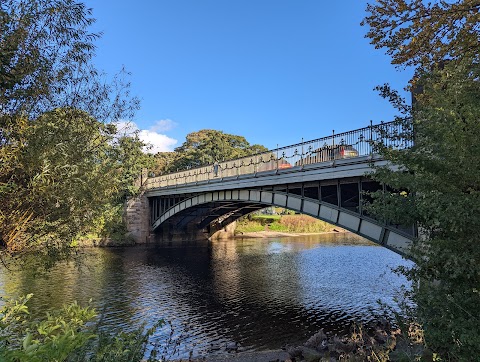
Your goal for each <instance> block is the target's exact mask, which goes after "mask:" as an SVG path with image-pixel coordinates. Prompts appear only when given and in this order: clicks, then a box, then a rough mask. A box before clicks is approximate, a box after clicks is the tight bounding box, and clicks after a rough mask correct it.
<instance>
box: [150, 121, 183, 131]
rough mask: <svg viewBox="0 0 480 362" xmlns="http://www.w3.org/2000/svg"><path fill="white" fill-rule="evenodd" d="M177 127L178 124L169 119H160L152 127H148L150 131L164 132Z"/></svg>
mask: <svg viewBox="0 0 480 362" xmlns="http://www.w3.org/2000/svg"><path fill="white" fill-rule="evenodd" d="M177 125H178V124H177V123H176V122H174V121H172V120H171V119H161V120H160V121H156V122H155V124H154V125H153V126H152V127H150V131H153V132H166V131H170V130H171V129H173V128H175V127H177Z"/></svg>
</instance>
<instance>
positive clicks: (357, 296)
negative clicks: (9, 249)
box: [0, 233, 410, 357]
mask: <svg viewBox="0 0 480 362" xmlns="http://www.w3.org/2000/svg"><path fill="white" fill-rule="evenodd" d="M400 265H410V262H409V261H406V260H405V259H403V258H402V257H400V256H399V255H397V254H395V253H393V252H392V251H389V250H387V249H385V248H382V247H379V246H375V245H373V244H371V243H369V242H367V241H366V240H364V239H361V238H359V237H357V236H355V235H353V234H348V233H346V234H343V233H342V234H324V235H315V236H302V237H292V238H290V237H284V238H265V239H235V240H222V241H214V242H198V243H189V244H184V245H181V246H176V247H163V248H145V247H129V248H108V249H107V248H105V249H91V250H89V251H88V252H87V254H86V255H85V256H83V257H82V258H81V260H80V262H77V263H73V262H70V263H61V264H59V265H57V266H56V267H55V268H53V269H52V270H51V271H49V272H48V273H46V274H45V275H42V276H39V275H33V274H32V273H29V272H20V271H9V270H5V269H0V293H1V294H2V295H7V296H18V295H23V294H27V293H34V297H33V299H32V300H31V301H30V309H31V312H32V313H33V314H34V315H41V314H43V313H44V312H45V311H48V310H51V309H55V308H59V307H61V306H62V305H63V304H64V303H68V302H71V301H73V300H77V301H78V302H79V303H81V304H86V303H88V301H89V300H90V299H91V300H92V301H91V305H92V306H94V307H95V308H96V309H97V311H99V312H101V313H102V314H103V317H104V319H103V325H104V328H106V329H108V330H113V329H114V328H117V327H121V328H125V329H129V328H132V327H133V326H138V325H139V324H140V323H142V322H146V323H147V325H152V324H153V323H155V322H156V321H157V320H158V319H165V320H167V321H169V322H170V324H167V325H166V326H165V327H164V328H162V329H161V330H159V331H158V332H157V333H156V334H155V336H154V340H155V341H157V342H159V343H166V342H165V341H166V340H167V339H168V338H167V335H169V333H170V329H173V333H172V338H173V340H174V341H176V340H178V341H179V343H180V344H179V345H180V347H179V348H178V354H177V356H178V357H186V356H188V353H189V351H193V354H194V355H197V356H202V355H206V354H211V353H216V354H220V353H225V346H232V344H234V345H236V346H238V349H239V351H263V350H270V349H279V348H281V347H282V346H283V345H285V344H287V343H288V344H295V343H301V342H304V341H305V340H306V339H307V338H308V337H309V336H311V335H312V334H314V333H315V332H317V331H318V330H319V329H320V328H324V329H325V331H327V332H329V333H345V331H347V330H348V328H349V327H350V326H351V325H352V323H353V322H362V323H364V324H367V325H368V324H370V323H373V322H374V321H375V319H376V318H378V316H379V315H382V314H383V313H384V312H386V311H387V308H385V307H384V305H385V306H390V307H395V302H394V299H395V296H396V294H397V293H398V292H399V290H400V288H401V286H402V285H405V286H406V287H407V288H408V283H407V281H406V280H405V279H404V278H403V277H401V276H399V275H397V274H395V273H393V272H392V268H396V267H398V266H400ZM379 302H381V303H382V304H383V305H382V304H380V303H379ZM170 343H171V342H170ZM172 345H173V344H172Z"/></svg>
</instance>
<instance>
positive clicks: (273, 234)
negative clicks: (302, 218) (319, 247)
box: [235, 227, 349, 239]
mask: <svg viewBox="0 0 480 362" xmlns="http://www.w3.org/2000/svg"><path fill="white" fill-rule="evenodd" d="M337 233H349V231H348V230H345V229H342V228H339V227H338V228H335V229H334V230H333V231H323V232H316V233H296V232H282V231H270V230H264V231H249V232H239V233H236V234H235V238H239V239H242V238H248V239H262V238H281V237H298V236H308V235H323V234H337Z"/></svg>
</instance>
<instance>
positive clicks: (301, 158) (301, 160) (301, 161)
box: [300, 137, 303, 166]
mask: <svg viewBox="0 0 480 362" xmlns="http://www.w3.org/2000/svg"><path fill="white" fill-rule="evenodd" d="M300 165H301V166H303V137H302V154H301V155H300Z"/></svg>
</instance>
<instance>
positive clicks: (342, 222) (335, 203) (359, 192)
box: [149, 177, 414, 254]
mask: <svg viewBox="0 0 480 362" xmlns="http://www.w3.org/2000/svg"><path fill="white" fill-rule="evenodd" d="M380 189H382V186H381V185H380V184H378V183H376V182H374V181H372V180H370V179H368V178H365V177H354V178H350V179H341V180H328V181H314V182H300V183H292V184H281V185H275V186H270V187H268V186H267V187H265V186H264V187H258V188H248V189H247V188H245V189H233V190H220V191H212V192H199V193H189V194H187V193H184V194H182V193H175V194H170V195H162V196H153V197H150V198H149V202H150V222H151V226H152V230H153V231H154V233H155V235H156V240H157V241H163V242H165V241H185V240H198V239H205V238H209V237H211V236H212V235H213V234H214V233H216V232H217V231H219V230H222V229H224V228H225V227H226V226H227V225H229V224H230V223H232V222H233V221H235V220H237V219H238V218H240V217H242V216H244V215H246V214H249V213H251V212H253V211H256V210H259V209H262V208H265V207H268V206H278V207H282V208H287V209H290V210H293V211H297V212H300V213H304V214H307V215H311V216H313V217H315V218H317V219H320V220H323V221H326V222H329V223H331V224H334V225H338V226H341V227H342V228H345V229H347V230H350V231H352V232H354V233H356V234H358V235H361V236H363V237H365V238H367V239H369V240H371V241H373V242H375V243H377V244H380V245H382V246H385V247H387V248H389V249H391V250H393V251H395V252H397V253H400V254H406V253H407V252H408V249H409V246H410V243H411V241H412V239H413V237H414V228H413V227H401V226H399V225H385V224H384V223H382V222H380V221H378V220H375V219H373V218H371V217H370V216H369V215H368V213H366V212H365V210H364V208H363V205H364V203H365V202H368V196H365V192H368V191H377V190H380Z"/></svg>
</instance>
